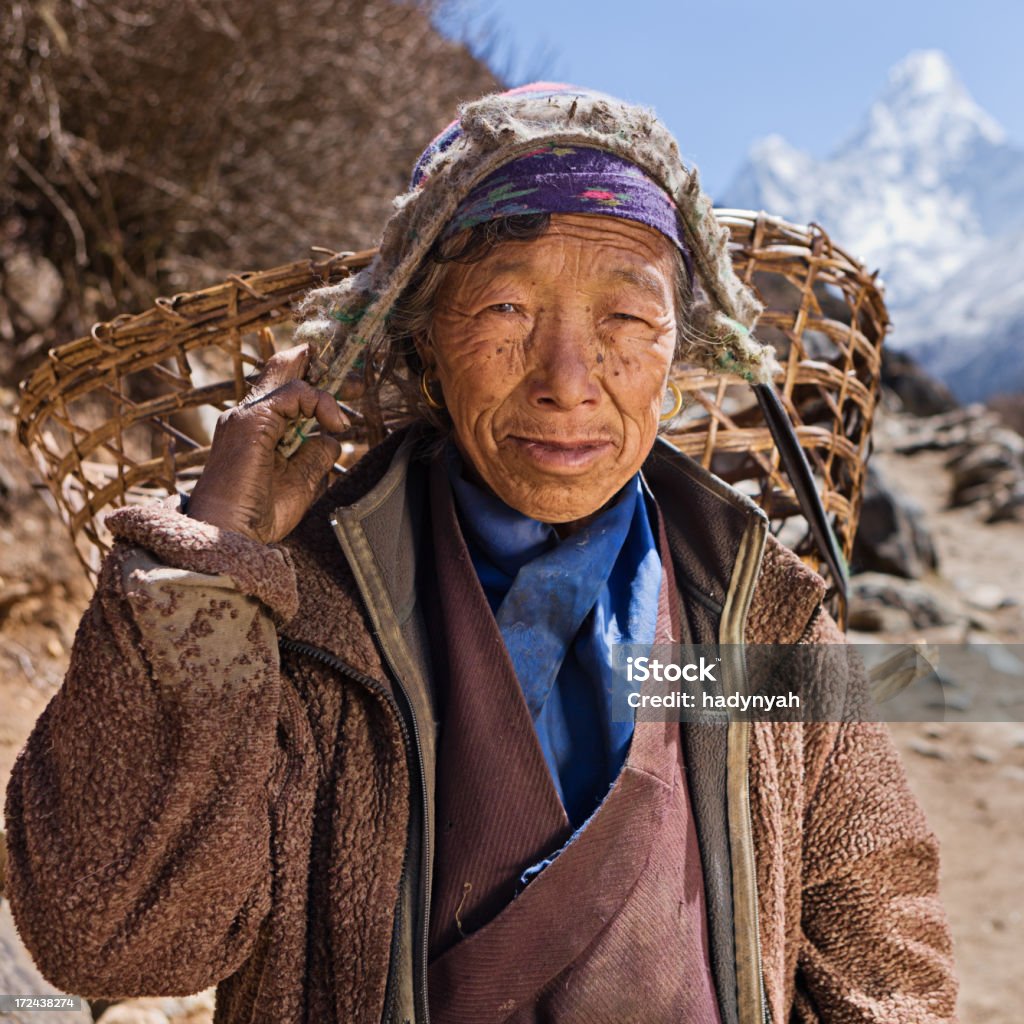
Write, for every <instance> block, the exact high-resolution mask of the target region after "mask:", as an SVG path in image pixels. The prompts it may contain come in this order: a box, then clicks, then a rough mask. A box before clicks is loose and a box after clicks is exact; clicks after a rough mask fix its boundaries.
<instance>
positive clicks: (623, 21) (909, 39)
mask: <svg viewBox="0 0 1024 1024" xmlns="http://www.w3.org/2000/svg"><path fill="white" fill-rule="evenodd" d="M452 8H453V9H452V11H451V12H450V13H449V14H447V15H445V16H442V18H441V19H440V24H441V25H442V28H444V29H445V30H446V31H449V32H455V33H457V34H461V35H462V36H463V37H465V38H468V39H469V41H470V42H471V43H472V41H473V39H474V37H479V36H480V35H481V34H482V35H484V36H485V37H487V38H489V39H490V41H491V44H492V49H493V52H494V57H493V60H492V64H497V65H498V69H499V70H506V71H511V74H512V77H513V78H516V79H519V80H522V79H523V78H524V77H527V78H535V77H538V75H540V74H543V75H544V76H545V77H549V78H556V79H558V80H561V81H569V82H573V83H575V84H578V85H586V86H590V87H592V88H596V89H601V90H603V91H605V92H609V93H612V94H613V95H616V96H620V97H622V98H623V99H628V100H632V101H634V102H640V103H644V104H647V105H649V106H653V107H654V108H655V109H656V110H657V111H658V113H659V114H660V115H661V116H662V118H664V120H665V121H666V123H667V124H668V125H669V127H670V128H671V129H672V131H673V132H674V133H675V135H676V137H677V138H678V139H679V143H680V146H681V148H682V150H683V153H684V155H685V156H686V157H688V158H689V159H691V160H693V161H694V162H696V164H697V165H698V166H699V167H700V170H701V173H702V176H703V180H704V183H705V185H706V187H707V188H708V189H709V191H710V192H711V193H712V195H714V194H715V193H716V192H721V191H722V190H723V189H724V188H725V186H726V185H727V184H728V182H729V180H730V178H731V176H732V174H733V172H734V171H735V170H736V169H737V167H738V166H739V164H740V162H741V161H742V159H743V157H744V155H745V153H746V151H747V149H748V147H749V145H750V143H751V142H752V141H753V140H754V139H755V138H757V137H759V136H763V135H768V134H770V133H772V132H777V133H779V134H781V135H783V136H785V138H786V139H787V140H788V141H789V142H791V143H792V144H793V145H796V146H798V147H799V148H801V149H805V150H807V151H808V152H810V153H812V154H813V155H814V156H819V157H820V156H825V155H827V154H828V153H829V151H830V150H832V149H833V148H834V147H835V146H836V144H837V143H838V142H840V141H841V140H842V139H843V137H845V136H846V135H847V134H848V133H850V132H851V131H852V130H853V129H854V127H855V126H856V124H857V123H858V121H859V119H860V117H861V116H862V115H863V113H864V111H865V110H866V109H867V107H868V105H869V103H870V101H871V100H872V99H873V98H874V96H875V95H876V94H877V93H878V92H879V90H880V89H881V88H882V86H883V85H884V83H885V78H886V73H887V72H888V70H889V68H890V67H891V66H892V65H893V64H895V63H896V62H897V61H899V60H901V59H902V58H903V57H905V56H906V55H907V54H908V53H909V52H911V51H912V50H917V49H940V50H943V51H945V53H946V54H947V55H948V56H949V58H950V60H951V61H952V63H953V65H954V67H955V68H956V69H957V71H958V73H959V75H960V77H961V79H962V80H963V81H964V83H965V85H966V86H967V88H968V90H969V91H970V92H971V94H972V95H973V96H974V98H975V100H976V101H977V102H978V103H979V104H980V105H981V106H982V107H984V108H985V109H986V110H987V111H988V112H989V113H990V114H991V115H992V116H993V117H995V118H996V120H997V121H999V122H1000V123H1001V124H1002V125H1003V127H1004V128H1005V129H1006V131H1007V133H1008V135H1009V138H1010V139H1011V141H1014V142H1016V143H1017V144H1018V145H1021V144H1024V55H1022V52H1021V51H1022V47H1024V2H1021V0H973V2H972V0H960V2H948V0H933V2H931V3H926V2H924V0H902V2H901V0H888V2H885V0H860V2H859V3H856V4H845V3H836V2H817V3H812V2H808V0H770V2H769V0H762V2H754V0H708V2H705V3H695V2H693V0H676V2H667V3H666V2H662V3H657V2H654V0H619V2H617V3H610V2H605V0H596V2H590V3H582V2H578V0H567V2H559V0H516V2H515V3H504V4H502V3H497V2H494V0H461V2H460V0H454V2H453V4H452ZM453 25H454V26H455V27H454V28H453V27H452V26H453Z"/></svg>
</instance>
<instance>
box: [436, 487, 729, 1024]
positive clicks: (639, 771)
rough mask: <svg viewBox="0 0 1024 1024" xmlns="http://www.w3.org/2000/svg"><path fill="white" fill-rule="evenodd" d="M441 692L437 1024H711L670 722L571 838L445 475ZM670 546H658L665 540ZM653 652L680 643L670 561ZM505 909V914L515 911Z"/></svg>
mask: <svg viewBox="0 0 1024 1024" xmlns="http://www.w3.org/2000/svg"><path fill="white" fill-rule="evenodd" d="M431 508H432V516H431V519H432V521H433V524H434V526H433V532H434V543H435V546H436V547H435V554H436V566H437V581H436V583H437V593H436V596H437V607H436V614H435V616H434V620H435V621H434V625H435V628H437V629H439V630H441V631H443V634H444V644H443V645H441V646H442V649H443V650H445V651H446V664H445V666H444V671H443V673H439V676H440V678H443V679H446V680H447V686H446V689H445V691H444V692H442V693H440V694H439V698H440V709H441V714H442V723H443V724H442V730H443V731H442V734H441V741H440V746H439V752H438V771H437V817H436V822H437V832H436V835H437V840H436V848H435V860H434V885H433V892H432V901H433V902H432V910H431V919H430V968H429V996H430V1014H431V1020H432V1021H433V1022H434V1024H462V1022H464V1024H488V1022H492V1021H493V1022H499V1021H501V1022H507V1024H527V1022H538V1024H539V1022H541V1021H543V1022H545V1024H552V1022H557V1021H569V1020H585V1021H587V1022H588V1024H605V1022H607V1024H623V1022H628V1021H632V1020H643V1021H644V1022H645V1024H660V1022H665V1024H668V1022H670V1021H671V1022H680V1021H694V1022H699V1024H717V1021H718V1019H719V1018H718V1009H717V1002H716V999H715V995H714V986H713V978H712V974H711V966H710V962H709V953H708V937H707V925H706V914H705V906H704V885H703V876H702V872H701V864H700V853H699V849H698V844H697V834H696V831H695V828H694V823H693V818H692V815H691V812H690V802H689V794H688V790H687V785H686V777H685V772H684V767H683V755H682V745H681V742H680V734H679V725H678V724H677V723H637V725H636V726H635V730H634V734H633V739H632V741H631V744H630V749H629V753H628V756H627V758H626V762H625V765H624V766H623V769H622V771H621V772H620V774H619V776H618V777H617V779H616V780H615V783H614V785H613V786H612V788H611V789H610V791H609V793H608V795H607V796H606V797H605V799H604V800H603V802H602V803H601V805H600V806H599V807H598V809H597V810H596V811H595V813H594V814H593V816H592V817H591V819H590V820H589V821H588V822H587V824H586V826H585V828H584V829H583V830H582V831H581V832H580V833H579V835H577V836H576V838H575V839H574V841H573V842H572V843H571V844H570V845H569V846H568V847H567V848H566V849H565V850H563V851H562V852H561V853H560V854H559V855H558V857H557V858H556V859H555V860H554V862H553V863H551V864H549V865H548V866H547V867H546V868H545V869H544V870H543V871H542V872H541V873H540V875H539V876H537V877H536V878H535V879H534V880H533V881H531V882H530V883H529V885H528V886H526V888H525V889H523V890H522V891H521V892H520V894H519V895H518V896H516V895H515V893H516V890H517V888H521V887H520V886H519V877H520V875H521V873H522V872H523V871H524V870H525V869H526V868H528V867H530V866H531V865H533V864H535V863H536V862H537V861H538V860H540V859H542V858H544V857H545V856H548V855H550V854H552V853H554V852H555V851H557V850H558V849H559V848H560V847H562V845H563V844H564V843H565V841H566V840H567V839H568V838H569V837H570V836H571V835H572V832H573V829H572V826H571V825H570V823H569V820H568V817H567V816H566V813H565V809H564V808H563V807H562V804H561V801H560V800H559V797H558V793H557V791H556V789H555V786H554V783H553V781H552V779H551V776H550V773H549V770H548V766H547V763H546V761H545V760H544V755H543V753H542V751H541V748H540V744H539V742H538V740H537V735H536V732H535V730H534V726H533V722H532V720H531V718H530V713H529V709H528V708H527V705H526V701H525V698H524V697H523V693H522V689H521V687H520V685H519V682H518V680H517V679H516V676H515V672H514V669H513V667H512V663H511V660H510V659H509V656H508V653H507V651H506V648H505V645H504V642H503V640H502V637H501V633H500V631H499V629H498V626H497V623H496V622H495V620H494V616H493V614H492V613H491V610H490V607H489V606H488V604H487V599H486V597H485V595H484V592H483V589H482V588H481V586H480V584H479V581H478V579H477V576H476V571H475V569H474V568H473V564H472V561H471V558H470V555H469V552H468V551H467V549H466V545H465V543H464V542H463V539H462V534H461V531H460V529H459V526H458V519H457V515H456V511H455V507H454V502H453V500H452V497H451V490H450V487H449V484H448V482H447V480H446V479H445V477H444V475H443V473H442V472H438V471H436V470H435V471H434V472H433V473H432V478H431ZM662 540H663V537H662ZM662 551H663V556H662V564H663V565H664V566H665V568H666V571H665V573H664V577H663V582H662V592H661V599H660V601H659V617H658V630H657V641H658V642H661V643H665V642H670V639H671V638H676V639H678V630H679V626H678V623H679V617H678V614H674V613H675V612H676V611H677V609H676V608H674V607H673V597H674V595H675V586H674V582H673V580H672V578H671V571H672V570H671V563H670V560H669V559H668V558H667V557H666V555H665V553H664V545H662ZM513 897H515V898H513Z"/></svg>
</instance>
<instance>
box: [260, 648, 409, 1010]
mask: <svg viewBox="0 0 1024 1024" xmlns="http://www.w3.org/2000/svg"><path fill="white" fill-rule="evenodd" d="M278 645H279V646H280V647H282V648H284V649H285V650H288V651H295V652H297V653H299V654H305V655H307V656H308V657H310V658H313V659H314V660H316V661H319V662H321V663H322V664H324V665H327V666H329V667H330V668H333V669H335V670H336V671H337V672H339V673H341V674H342V675H345V676H348V677H349V678H350V679H352V680H353V681H354V682H356V683H359V684H360V685H361V686H365V687H366V688H367V689H368V690H370V691H371V692H372V693H373V694H375V695H376V696H377V697H379V698H380V699H381V700H382V701H383V702H384V703H385V704H386V705H388V706H389V707H390V708H391V710H392V711H394V713H395V718H396V719H397V721H398V727H399V730H400V731H401V733H402V743H403V745H404V746H405V749H406V753H407V754H408V752H409V750H410V745H411V743H412V742H413V741H412V740H411V739H410V735H409V728H408V726H407V725H406V722H405V716H404V715H403V714H402V712H401V709H400V708H399V706H398V702H397V701H396V700H395V698H394V697H393V696H392V695H391V694H390V693H389V692H388V690H387V688H386V687H384V686H382V685H381V684H380V683H379V682H377V680H376V679H374V678H373V677H372V676H368V675H366V673H365V672H360V671H359V669H357V668H355V667H353V666H352V665H349V664H348V663H347V662H346V661H343V660H342V659H341V658H339V657H337V656H336V655H334V654H331V652H330V651H325V650H324V649H323V648H322V647H316V646H314V645H313V644H307V643H303V642H302V641H300V640H291V639H288V638H287V637H279V638H278ZM410 708H411V705H410ZM410 718H411V719H412V721H413V723H414V725H415V721H416V719H415V717H414V716H413V715H412V714H411V713H410ZM415 750H416V753H417V756H418V759H419V767H420V779H421V780H422V779H423V755H422V752H421V751H420V748H419V742H418V733H417V736H416V741H415ZM290 774H291V772H290V771H289V772H288V776H290ZM288 776H286V779H287V777H288ZM282 792H283V787H282ZM423 813H424V815H426V807H425V806H424V809H423ZM408 874H409V843H408V841H407V842H406V844H405V854H404V856H403V858H402V871H401V874H400V875H399V880H398V893H399V897H398V908H397V910H396V912H395V921H394V925H393V927H392V932H391V952H390V959H389V966H388V979H387V985H386V986H385V991H386V993H387V994H386V996H385V998H384V1016H383V1018H382V1019H383V1021H384V1022H385V1024H387V1022H390V1021H391V1019H392V1017H393V1014H394V1007H395V998H396V991H397V985H396V979H395V976H394V971H395V962H396V959H397V953H398V945H399V943H400V942H401V934H402V924H403V920H402V905H403V902H404V892H405V884H406V879H407V876H408ZM425 943H426V939H424V944H425ZM424 948H425V946H424ZM424 963H426V960H424ZM423 991H424V993H426V988H425V987H424V989H423ZM423 1002H424V1006H426V999H424V1001H423Z"/></svg>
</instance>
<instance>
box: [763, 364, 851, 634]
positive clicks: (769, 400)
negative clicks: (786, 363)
mask: <svg viewBox="0 0 1024 1024" xmlns="http://www.w3.org/2000/svg"><path fill="white" fill-rule="evenodd" d="M753 388H754V394H755V395H757V402H758V405H760V406H761V413H762V415H763V416H764V418H765V422H766V423H767V424H768V429H769V430H770V431H771V432H772V437H773V438H774V440H775V446H776V447H777V448H778V450H779V457H780V458H781V460H782V465H783V467H784V468H785V470H786V475H787V476H788V477H789V480H790V483H791V484H792V485H793V491H794V493H795V494H796V500H797V501H798V502H799V503H800V509H801V511H802V512H803V514H804V517H805V518H806V519H807V522H808V525H809V526H810V528H811V536H812V537H813V538H814V543H815V544H816V545H817V546H818V551H819V552H820V553H821V556H822V558H824V560H825V564H826V565H827V566H828V567H829V571H830V572H831V573H832V579H833V580H835V589H836V592H837V593H838V595H839V600H840V603H841V605H842V614H841V616H840V618H841V619H842V620H845V618H846V600H847V594H848V592H849V586H850V579H849V570H848V568H847V565H846V559H845V558H844V557H843V552H842V550H841V549H840V547H839V542H838V541H837V540H836V535H835V532H834V531H833V530H832V524H831V523H830V522H829V520H828V516H827V514H826V513H825V506H824V505H823V504H822V503H821V496H820V495H819V494H818V488H817V486H816V484H815V482H814V475H813V474H812V473H811V465H810V463H809V462H808V461H807V454H806V452H804V449H803V446H802V445H801V444H800V441H799V440H798V439H797V436H796V431H795V430H794V429H793V422H792V420H790V418H789V415H788V413H787V412H786V410H785V408H784V407H783V405H782V402H781V401H780V399H779V396H778V395H777V394H776V393H775V389H774V388H773V387H772V385H771V384H754V385H753Z"/></svg>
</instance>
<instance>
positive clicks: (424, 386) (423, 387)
mask: <svg viewBox="0 0 1024 1024" xmlns="http://www.w3.org/2000/svg"><path fill="white" fill-rule="evenodd" d="M432 383H433V381H429V382H428V381H427V371H426V370H424V371H423V372H422V373H421V374H420V394H421V395H423V401H424V402H426V403H427V405H429V406H430V408H431V409H443V408H444V402H439V401H438V400H437V399H436V398H435V397H434V396H433V395H432V394H431V393H430V385H431V384H432Z"/></svg>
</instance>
